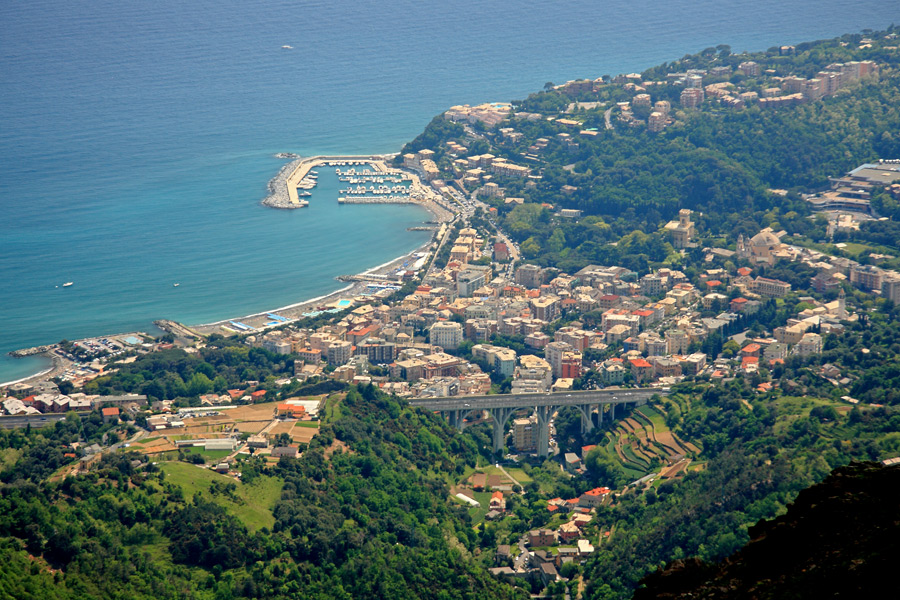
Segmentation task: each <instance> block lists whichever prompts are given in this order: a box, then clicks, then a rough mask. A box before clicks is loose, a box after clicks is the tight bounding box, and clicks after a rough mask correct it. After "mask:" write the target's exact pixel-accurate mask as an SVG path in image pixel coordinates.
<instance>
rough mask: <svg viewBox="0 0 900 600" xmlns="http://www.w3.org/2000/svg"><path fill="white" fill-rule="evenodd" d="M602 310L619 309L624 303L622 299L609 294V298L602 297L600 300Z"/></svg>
mask: <svg viewBox="0 0 900 600" xmlns="http://www.w3.org/2000/svg"><path fill="white" fill-rule="evenodd" d="M599 303H600V310H609V309H611V308H615V307H617V306H618V305H619V304H621V303H622V297H621V296H616V295H615V294H609V295H607V296H601V297H600V300H599Z"/></svg>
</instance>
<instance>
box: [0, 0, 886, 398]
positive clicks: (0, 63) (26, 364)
mask: <svg viewBox="0 0 900 600" xmlns="http://www.w3.org/2000/svg"><path fill="white" fill-rule="evenodd" d="M898 13H900V8H898V7H897V6H896V5H893V4H891V3H887V4H885V3H876V2H870V1H866V0H858V1H847V0H823V1H812V0H795V1H778V2H776V1H774V0H761V1H759V2H755V3H752V4H748V3H737V2H713V1H711V0H691V1H688V0H672V1H670V2H666V3H659V2H647V1H643V2H642V1H637V2H628V3H621V2H619V3H617V2H609V1H607V2H597V1H586V2H582V3H578V4H572V3H563V2H514V3H497V2H486V1H480V2H475V1H473V0H456V1H448V2H442V3H427V2H412V1H411V0H398V1H395V2H391V3H385V2H374V1H356V2H352V3H349V2H324V1H309V2H303V3H296V2H286V1H284V0H272V1H268V2H260V1H258V0H251V1H244V2H237V1H235V0H220V1H216V2H212V1H198V2H191V3H181V2H174V1H173V0H162V1H160V2H155V3H128V2H120V1H118V0H117V1H112V0H97V1H94V2H91V3H70V2H61V1H58V0H36V1H33V2H29V3H3V4H2V5H0V381H6V380H10V379H16V378H18V377H22V376H25V375H28V374H30V373H32V372H34V371H35V370H37V369H39V368H40V367H41V363H40V361H32V360H13V359H11V358H9V357H7V356H6V354H5V353H6V352H8V351H9V350H12V349H15V348H20V347H25V346H32V345H36V344H40V343H47V342H53V341H58V340H59V339H61V338H64V337H67V338H76V337H81V336H85V335H93V334H99V333H112V332H117V331H126V330H134V329H146V328H148V327H149V324H150V322H151V321H152V320H153V319H157V318H172V319H178V320H183V321H185V322H188V323H200V322H209V321H213V320H217V319H222V318H225V317H229V316H237V315H241V314H246V313H249V312H256V311H259V310H263V309H266V308H272V307H276V306H281V305H284V304H289V303H292V302H296V301H299V300H302V299H304V298H309V297H313V296H318V295H321V294H324V293H328V292H329V291H332V290H334V289H337V288H338V287H340V284H339V282H337V281H335V280H334V276H335V275H338V274H341V273H350V272H356V271H360V270H362V269H365V268H368V267H372V266H374V265H377V264H380V263H383V262H385V261H387V260H389V259H390V258H392V257H394V256H397V255H399V254H401V253H403V252H406V251H408V250H411V249H412V248H414V247H416V246H418V245H419V244H420V243H421V242H422V241H423V240H424V239H425V238H426V237H427V236H426V234H424V233H422V232H407V231H406V227H408V226H410V225H413V224H416V223H418V222H420V221H421V220H423V219H426V218H427V215H426V214H425V213H424V212H423V211H421V210H420V209H416V208H414V207H408V206H383V205H382V206H344V207H342V206H337V204H336V203H335V202H333V199H329V198H328V197H326V196H327V194H328V193H329V192H327V191H326V190H325V187H326V186H325V185H324V182H323V187H322V190H321V192H318V191H317V196H316V197H314V198H313V203H312V206H311V207H310V208H309V209H305V210H300V211H294V212H284V211H276V210H272V209H267V208H264V207H262V206H260V205H259V204H258V202H259V200H260V199H261V198H262V197H263V196H264V194H265V185H266V183H267V181H268V180H269V179H270V178H271V177H272V176H273V175H274V174H275V173H276V172H277V170H278V168H279V167H280V166H281V164H282V163H281V162H280V161H277V160H275V159H273V158H272V154H274V153H275V152H279V151H294V152H298V153H301V154H304V155H311V154H317V153H325V152H327V153H371V152H391V151H397V150H399V149H400V147H401V145H402V144H403V143H404V142H405V141H407V140H409V139H410V138H412V137H414V136H415V135H416V134H417V133H418V132H420V131H421V129H422V128H423V127H424V126H425V124H426V123H427V122H428V121H429V120H430V119H431V117H432V116H433V115H435V114H437V113H439V112H440V111H442V110H443V109H445V108H447V107H448V106H451V105H453V104H459V103H466V102H469V103H477V102H482V101H488V100H501V101H503V100H510V99H513V98H521V97H523V96H524V95H526V94H527V93H528V92H529V91H532V90H536V89H539V88H541V87H542V86H543V84H544V82H546V81H556V82H560V81H565V80H567V79H573V78H576V77H582V76H598V75H602V74H606V73H612V74H615V73H618V72H630V71H634V70H641V69H643V68H645V67H648V66H651V65H654V64H658V63H660V62H663V61H666V60H671V59H673V58H677V57H679V56H681V55H683V54H685V53H687V52H693V51H697V50H700V49H702V48H704V47H707V46H714V45H716V44H720V43H727V44H730V45H731V46H732V48H733V49H734V50H736V51H739V50H744V49H749V50H757V49H764V48H766V47H769V46H772V45H775V44H782V43H793V42H799V41H803V40H807V39H817V38H822V37H830V36H834V35H838V34H840V33H843V32H846V31H859V30H861V29H862V28H864V27H872V28H882V27H885V26H887V25H888V24H890V23H891V22H892V21H897V17H898V16H900V14H898ZM285 44H287V45H291V46H293V50H283V49H282V48H281V46H282V45H285ZM318 196H321V198H319V197H318ZM65 281H74V282H75V285H74V286H72V287H70V288H66V289H62V288H56V287H55V286H57V285H61V284H62V283H63V282H65ZM176 281H177V282H180V283H181V285H180V286H179V287H178V288H173V287H172V283H173V282H176Z"/></svg>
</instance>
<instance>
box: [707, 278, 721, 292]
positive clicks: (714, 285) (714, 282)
mask: <svg viewBox="0 0 900 600" xmlns="http://www.w3.org/2000/svg"><path fill="white" fill-rule="evenodd" d="M720 285H722V282H721V281H719V280H718V279H710V280H709V281H707V282H706V287H707V289H710V290H712V289H715V288H717V287H719V286H720Z"/></svg>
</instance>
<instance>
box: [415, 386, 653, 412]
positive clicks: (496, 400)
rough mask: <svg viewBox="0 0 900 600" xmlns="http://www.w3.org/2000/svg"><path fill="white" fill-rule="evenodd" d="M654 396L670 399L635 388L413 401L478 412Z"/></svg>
mask: <svg viewBox="0 0 900 600" xmlns="http://www.w3.org/2000/svg"><path fill="white" fill-rule="evenodd" d="M654 394H660V395H662V396H666V395H668V394H669V392H668V390H665V389H662V388H631V389H616V390H609V389H605V390H585V391H574V392H555V393H547V394H492V395H489V396H453V397H451V398H429V399H427V400H412V401H410V403H409V404H410V406H420V407H422V408H426V409H428V410H441V411H447V410H469V409H470V410H476V409H492V408H525V407H532V406H571V405H580V404H620V403H628V402H643V401H646V400H648V399H649V398H650V397H651V396H653V395H654Z"/></svg>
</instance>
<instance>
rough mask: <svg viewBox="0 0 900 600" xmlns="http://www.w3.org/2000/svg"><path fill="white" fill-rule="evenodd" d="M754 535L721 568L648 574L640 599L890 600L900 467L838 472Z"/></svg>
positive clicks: (677, 566) (683, 563) (899, 553)
mask: <svg viewBox="0 0 900 600" xmlns="http://www.w3.org/2000/svg"><path fill="white" fill-rule="evenodd" d="M749 533H750V542H749V543H748V544H747V545H746V546H745V547H744V548H743V549H741V550H740V551H738V552H737V553H735V554H734V555H732V556H731V557H729V558H727V559H725V560H724V561H723V562H722V563H721V564H717V565H711V564H707V563H704V562H702V561H700V560H697V559H689V560H679V561H675V562H673V563H671V564H669V565H668V566H667V567H666V568H665V569H662V570H660V571H657V572H656V573H654V574H652V575H650V576H648V577H646V578H645V579H644V580H643V581H642V587H641V588H639V589H638V590H637V591H636V592H635V594H634V598H635V600H648V599H650V598H653V599H659V598H666V599H684V600H687V599H688V598H691V599H697V598H708V599H713V598H716V599H719V598H722V599H724V598H729V599H730V598H760V599H762V598H771V599H773V600H774V599H784V598H879V597H884V593H885V592H886V591H888V590H891V589H893V590H896V587H895V585H896V584H895V578H894V574H893V569H894V567H895V566H896V562H897V558H898V557H900V466H890V467H885V466H882V465H881V464H879V463H856V464H852V465H849V466H847V467H842V468H839V469H836V470H835V471H834V472H832V474H831V475H829V476H828V478H827V479H826V480H825V481H823V482H822V483H820V484H818V485H814V486H812V487H811V488H808V489H806V490H804V491H802V492H800V494H799V495H798V496H797V500H796V501H795V502H794V503H793V504H792V505H791V506H790V507H789V508H788V512H787V514H785V515H783V516H781V517H778V518H776V519H774V520H772V521H760V522H759V523H758V524H757V525H755V526H754V527H751V528H750V531H749ZM891 595H893V593H892V592H889V591H888V596H887V597H890V596H891Z"/></svg>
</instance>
